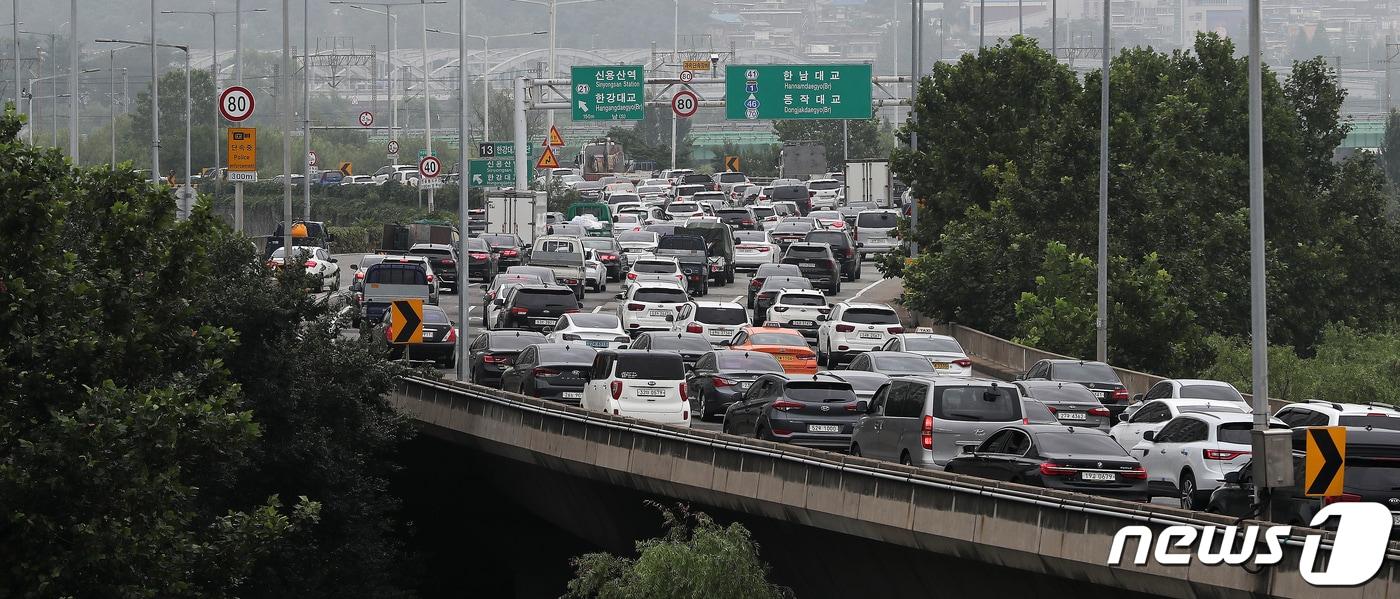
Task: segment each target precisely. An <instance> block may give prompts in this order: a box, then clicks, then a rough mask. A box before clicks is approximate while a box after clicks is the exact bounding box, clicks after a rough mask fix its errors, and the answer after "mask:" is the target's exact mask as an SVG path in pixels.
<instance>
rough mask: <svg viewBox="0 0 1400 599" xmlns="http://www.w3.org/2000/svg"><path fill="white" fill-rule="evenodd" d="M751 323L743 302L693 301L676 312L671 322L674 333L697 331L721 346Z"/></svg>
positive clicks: (715, 344)
mask: <svg viewBox="0 0 1400 599" xmlns="http://www.w3.org/2000/svg"><path fill="white" fill-rule="evenodd" d="M748 323H749V313H748V311H747V310H745V309H744V306H743V305H742V304H737V303H734V302H691V303H689V304H686V305H684V306H681V309H680V311H678V312H676V321H675V322H673V323H671V331H672V332H674V333H681V332H685V333H697V334H699V335H701V336H703V337H704V338H705V340H706V341H709V342H710V345H714V346H719V344H720V342H721V341H728V340H729V338H730V337H733V336H734V333H736V332H738V331H739V329H740V328H743V326H744V325H746V324H748Z"/></svg>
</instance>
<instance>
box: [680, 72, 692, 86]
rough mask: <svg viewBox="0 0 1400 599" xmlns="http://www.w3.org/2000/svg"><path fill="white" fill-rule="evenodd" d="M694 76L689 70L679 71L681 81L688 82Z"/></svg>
mask: <svg viewBox="0 0 1400 599" xmlns="http://www.w3.org/2000/svg"><path fill="white" fill-rule="evenodd" d="M694 78H695V73H693V72H691V71H681V83H690V80H691V79H694Z"/></svg>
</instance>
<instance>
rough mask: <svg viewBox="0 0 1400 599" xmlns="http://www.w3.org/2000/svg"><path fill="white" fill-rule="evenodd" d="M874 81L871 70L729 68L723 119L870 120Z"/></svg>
mask: <svg viewBox="0 0 1400 599" xmlns="http://www.w3.org/2000/svg"><path fill="white" fill-rule="evenodd" d="M872 75H873V72H872V70H871V67H870V65H868V64H786V65H785V64H765V65H727V66H725V68H724V117H725V118H727V119H730V120H750V121H753V120H780V119H868V118H870V115H871V101H870V93H871V88H872V86H873V84H872V83H871V77H872Z"/></svg>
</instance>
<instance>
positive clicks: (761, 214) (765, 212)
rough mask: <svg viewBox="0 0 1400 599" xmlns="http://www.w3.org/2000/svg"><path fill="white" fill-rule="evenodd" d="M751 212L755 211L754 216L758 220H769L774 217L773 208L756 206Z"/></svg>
mask: <svg viewBox="0 0 1400 599" xmlns="http://www.w3.org/2000/svg"><path fill="white" fill-rule="evenodd" d="M750 210H753V215H754V216H756V217H758V218H768V217H770V216H773V207H772V206H754V207H753V208H750Z"/></svg>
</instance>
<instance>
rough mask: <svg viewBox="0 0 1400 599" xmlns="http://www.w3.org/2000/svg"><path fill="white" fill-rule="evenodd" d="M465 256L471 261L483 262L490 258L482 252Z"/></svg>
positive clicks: (489, 255)
mask: <svg viewBox="0 0 1400 599" xmlns="http://www.w3.org/2000/svg"><path fill="white" fill-rule="evenodd" d="M467 255H468V256H470V257H471V259H472V260H485V259H487V258H490V257H491V254H485V253H482V252H472V253H470V254H467Z"/></svg>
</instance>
